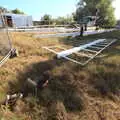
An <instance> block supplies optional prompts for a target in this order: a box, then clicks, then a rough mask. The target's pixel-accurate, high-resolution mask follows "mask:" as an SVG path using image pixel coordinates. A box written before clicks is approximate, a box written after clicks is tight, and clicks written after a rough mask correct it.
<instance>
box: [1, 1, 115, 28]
mask: <svg viewBox="0 0 120 120" xmlns="http://www.w3.org/2000/svg"><path fill="white" fill-rule="evenodd" d="M113 1H114V0H79V2H78V3H77V8H76V11H75V12H74V13H72V14H71V15H69V16H66V17H58V18H52V16H51V15H49V14H45V15H44V16H43V17H41V19H40V20H39V22H38V23H39V24H40V25H54V24H57V25H66V24H74V23H78V24H81V25H83V24H85V25H87V24H88V22H90V21H92V18H94V25H95V26H96V28H99V27H113V26H115V24H116V19H115V15H114V8H113V6H112V2H113ZM0 10H1V11H5V12H11V13H14V14H25V13H24V12H23V11H21V10H19V9H17V8H16V9H14V10H10V11H9V10H7V9H6V8H3V7H0Z"/></svg>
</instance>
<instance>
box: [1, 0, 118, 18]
mask: <svg viewBox="0 0 120 120" xmlns="http://www.w3.org/2000/svg"><path fill="white" fill-rule="evenodd" d="M78 1H79V0H0V5H1V6H3V7H6V8H8V9H10V10H11V9H15V8H19V9H20V10H22V11H24V12H25V13H26V14H28V15H32V16H33V19H34V20H35V19H36V20H39V19H40V18H41V17H42V16H43V15H44V14H50V15H52V16H53V17H58V16H66V15H67V14H69V15H70V14H71V13H72V12H74V11H75V9H76V4H77V2H78ZM119 5H120V0H116V1H115V2H114V7H115V8H116V12H115V15H116V18H117V19H119V18H120V14H119V11H120V7H119Z"/></svg>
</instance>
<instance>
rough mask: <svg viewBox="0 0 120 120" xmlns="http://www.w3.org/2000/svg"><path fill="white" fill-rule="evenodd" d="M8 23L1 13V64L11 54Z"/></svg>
mask: <svg viewBox="0 0 120 120" xmlns="http://www.w3.org/2000/svg"><path fill="white" fill-rule="evenodd" d="M6 23H7V22H6V19H5V17H4V16H3V14H2V13H0V66H1V65H2V64H3V63H4V62H5V61H6V60H7V58H8V57H9V56H10V52H11V48H12V45H11V41H10V38H9V33H8V29H7V25H6Z"/></svg>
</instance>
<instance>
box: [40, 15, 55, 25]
mask: <svg viewBox="0 0 120 120" xmlns="http://www.w3.org/2000/svg"><path fill="white" fill-rule="evenodd" d="M52 23H53V21H52V16H51V15H48V14H45V15H44V16H43V17H42V18H41V24H43V25H49V24H52Z"/></svg>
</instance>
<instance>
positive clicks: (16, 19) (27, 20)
mask: <svg viewBox="0 0 120 120" xmlns="http://www.w3.org/2000/svg"><path fill="white" fill-rule="evenodd" d="M3 16H4V18H5V20H6V22H7V25H8V27H27V26H28V27H29V26H33V20H32V16H28V15H23V14H12V13H4V14H3ZM0 24H2V20H0Z"/></svg>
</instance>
